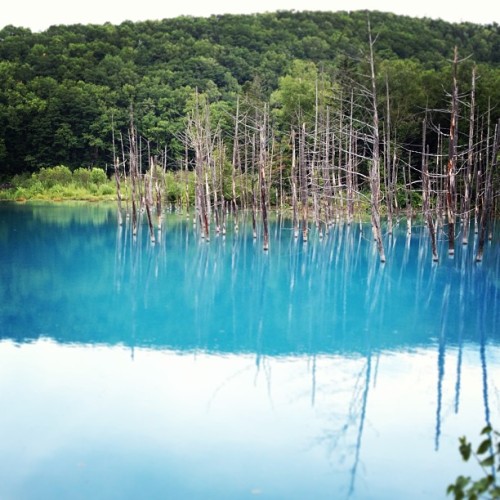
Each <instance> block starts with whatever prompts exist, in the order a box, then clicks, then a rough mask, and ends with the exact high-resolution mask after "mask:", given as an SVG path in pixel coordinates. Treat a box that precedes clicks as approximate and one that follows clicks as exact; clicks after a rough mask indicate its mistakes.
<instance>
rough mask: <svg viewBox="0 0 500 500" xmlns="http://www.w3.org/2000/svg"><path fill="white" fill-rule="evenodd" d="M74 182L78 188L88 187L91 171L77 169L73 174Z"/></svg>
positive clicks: (81, 168)
mask: <svg viewBox="0 0 500 500" xmlns="http://www.w3.org/2000/svg"><path fill="white" fill-rule="evenodd" d="M73 182H74V183H75V184H76V185H77V186H82V187H85V188H86V187H88V186H89V184H90V170H89V169H88V168H83V167H80V168H77V169H76V170H75V171H74V172H73Z"/></svg>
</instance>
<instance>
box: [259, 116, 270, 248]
mask: <svg viewBox="0 0 500 500" xmlns="http://www.w3.org/2000/svg"><path fill="white" fill-rule="evenodd" d="M266 131H267V111H266V110H265V109H264V115H263V117H262V123H261V124H260V133H259V136H260V141H259V142H260V145H259V184H260V203H261V210H262V225H263V230H264V231H263V232H264V234H263V238H264V241H263V247H262V248H263V249H264V250H266V251H267V250H269V227H268V221H267V185H266V161H267V140H266V139H267V137H266Z"/></svg>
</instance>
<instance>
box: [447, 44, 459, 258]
mask: <svg viewBox="0 0 500 500" xmlns="http://www.w3.org/2000/svg"><path fill="white" fill-rule="evenodd" d="M457 66H458V49H457V47H455V52H454V57H453V93H452V100H451V119H450V137H449V150H448V164H447V167H446V213H447V217H448V254H449V255H450V256H452V255H454V254H455V217H456V215H455V196H456V193H455V191H456V187H455V175H456V167H457V138H458V84H457Z"/></svg>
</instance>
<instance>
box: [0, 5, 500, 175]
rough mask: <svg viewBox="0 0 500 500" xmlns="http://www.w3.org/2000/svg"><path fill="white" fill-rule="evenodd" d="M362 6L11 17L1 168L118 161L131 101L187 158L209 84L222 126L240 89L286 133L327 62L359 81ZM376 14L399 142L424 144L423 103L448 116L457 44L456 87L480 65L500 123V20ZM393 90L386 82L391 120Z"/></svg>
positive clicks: (481, 99)
mask: <svg viewBox="0 0 500 500" xmlns="http://www.w3.org/2000/svg"><path fill="white" fill-rule="evenodd" d="M366 18H367V12H364V11H359V12H351V13H347V12H336V13H324V12H321V13H319V12H276V13H267V14H257V15H223V16H212V17H210V18H196V17H179V18H175V19H165V20H162V21H148V22H139V23H132V22H128V21H127V22H124V23H122V24H120V25H118V26H115V25H111V24H105V25H72V26H52V27H50V28H49V29H48V30H46V31H43V32H40V33H32V32H31V31H30V30H29V29H25V28H20V27H14V26H6V27H4V28H3V29H2V30H1V31H0V168H1V170H0V175H12V174H15V173H19V172H24V171H36V170H38V169H39V168H41V167H51V166H54V165H59V164H64V165H67V166H68V167H69V168H71V169H75V168H78V167H88V168H91V167H96V166H97V167H101V168H105V167H106V166H109V165H113V147H114V146H113V144H114V142H113V136H114V132H119V131H121V132H122V133H124V131H125V130H127V129H128V125H129V110H130V107H133V109H134V120H135V123H136V127H137V134H138V136H139V137H140V138H141V140H143V141H144V142H145V143H147V144H148V148H149V150H150V151H153V152H154V153H155V154H160V153H161V152H164V151H165V149H166V150H167V156H168V161H167V163H168V165H167V167H168V168H169V169H176V168H179V164H180V162H181V160H182V158H183V157H184V144H183V141H182V139H181V137H180V136H182V134H183V133H184V131H185V129H186V124H187V118H186V117H187V116H188V115H189V113H190V111H191V110H192V106H193V102H194V100H195V94H196V93H199V94H202V95H204V96H206V98H207V99H208V100H209V102H210V106H211V108H212V114H213V115H218V117H217V118H218V121H219V123H220V126H221V127H222V128H223V129H225V130H229V129H230V127H231V126H232V125H231V117H232V116H234V114H235V112H236V106H237V102H238V100H239V99H241V100H242V101H243V100H245V99H246V100H249V99H256V98H258V99H259V100H260V101H267V102H268V103H269V106H270V118H271V120H272V122H270V124H271V125H272V126H273V128H275V129H276V130H277V131H279V133H281V134H284V133H288V131H289V129H290V125H291V123H292V122H293V120H295V117H296V114H297V109H298V107H300V114H301V115H302V116H303V117H304V118H305V119H309V120H310V119H312V118H311V116H312V115H313V114H314V111H313V108H314V102H315V85H316V84H315V81H316V79H317V75H318V74H320V75H321V78H322V79H323V80H329V81H334V82H335V86H336V87H337V88H344V90H345V91H346V92H347V90H348V87H349V86H350V85H351V82H353V81H354V82H356V83H361V84H363V82H364V78H365V76H366V57H365V55H366V50H367V38H368V34H367V23H366ZM370 19H371V25H372V30H373V36H374V39H375V40H376V43H375V44H374V46H373V49H374V57H375V61H376V65H377V74H376V77H377V86H378V87H380V88H383V87H384V86H385V80H386V79H388V80H389V83H390V92H391V94H390V95H391V101H392V106H391V109H390V113H391V116H390V121H391V126H392V127H393V128H394V129H395V136H397V138H398V141H399V142H400V143H402V144H410V145H415V144H417V143H419V142H420V122H421V117H422V113H423V110H425V109H428V110H433V111H432V117H431V119H432V120H433V121H434V122H441V121H443V118H444V115H446V113H447V110H448V108H449V100H448V99H447V96H446V92H447V90H448V89H449V88H450V80H451V64H450V60H451V59H452V58H453V49H454V47H455V46H457V47H458V48H459V51H460V54H461V56H462V57H464V58H465V57H468V59H467V60H466V61H464V62H463V63H461V64H460V66H459V71H458V76H457V78H458V81H459V84H458V85H459V88H460V91H461V92H468V91H470V77H469V75H470V71H471V68H472V66H473V65H476V66H477V74H478V79H477V83H476V86H477V89H476V95H477V106H478V109H482V110H483V112H485V110H486V108H487V107H488V103H491V120H492V122H495V121H496V119H497V117H498V109H497V107H496V106H495V104H496V103H498V102H500V66H499V65H500V29H499V27H498V25H496V24H491V25H487V26H480V25H474V24H470V23H461V24H450V23H446V22H444V21H437V20H430V19H413V18H410V17H405V16H396V15H393V14H385V13H380V12H371V13H370ZM346 87H347V89H346ZM344 94H345V92H344ZM384 100H385V97H384V94H383V93H382V94H381V96H380V99H379V106H380V109H381V113H380V114H381V120H383V119H384V112H382V110H383V109H385V102H384ZM115 139H116V137H115ZM115 144H116V143H115ZM148 148H144V149H143V151H146V150H147V149H148ZM230 150H231V145H228V148H227V154H228V155H229V156H231V154H232V153H231V151H230ZM193 154H194V153H193ZM145 163H147V158H146V162H145Z"/></svg>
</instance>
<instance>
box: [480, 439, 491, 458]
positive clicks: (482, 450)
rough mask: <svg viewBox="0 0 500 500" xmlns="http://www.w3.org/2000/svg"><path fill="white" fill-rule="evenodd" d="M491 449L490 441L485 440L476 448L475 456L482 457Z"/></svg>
mask: <svg viewBox="0 0 500 500" xmlns="http://www.w3.org/2000/svg"><path fill="white" fill-rule="evenodd" d="M490 448H491V439H485V440H484V441H483V442H482V443H481V444H480V445H479V446H478V448H477V454H478V455H482V454H483V453H485V452H486V451H488V450H489V449H490Z"/></svg>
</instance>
